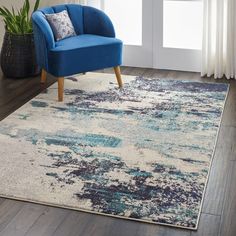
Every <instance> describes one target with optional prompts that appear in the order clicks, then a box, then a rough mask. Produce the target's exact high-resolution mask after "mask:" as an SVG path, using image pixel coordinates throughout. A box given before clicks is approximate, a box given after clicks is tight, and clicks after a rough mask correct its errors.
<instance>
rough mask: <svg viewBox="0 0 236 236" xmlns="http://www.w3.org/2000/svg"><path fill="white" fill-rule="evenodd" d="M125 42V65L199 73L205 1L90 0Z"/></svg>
mask: <svg viewBox="0 0 236 236" xmlns="http://www.w3.org/2000/svg"><path fill="white" fill-rule="evenodd" d="M88 3H89V4H90V5H93V6H95V7H98V8H101V9H102V10H104V11H105V12H106V13H107V14H108V15H109V17H110V18H111V19H112V22H113V23H114V26H115V29H116V32H117V37H118V38H120V39H122V40H123V41H124V44H125V46H124V60H123V62H124V63H123V64H124V65H126V66H134V67H147V68H157V69H170V70H184V71H200V68H201V47H202V25H203V24H202V21H203V0H88Z"/></svg>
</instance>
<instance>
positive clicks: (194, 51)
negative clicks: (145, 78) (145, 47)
mask: <svg viewBox="0 0 236 236" xmlns="http://www.w3.org/2000/svg"><path fill="white" fill-rule="evenodd" d="M153 1H154V6H153V11H154V12H153V22H154V24H153V26H154V27H153V37H154V38H153V67H154V68H158V69H171V70H184V71H196V72H198V71H200V69H201V47H202V26H203V2H202V0H153Z"/></svg>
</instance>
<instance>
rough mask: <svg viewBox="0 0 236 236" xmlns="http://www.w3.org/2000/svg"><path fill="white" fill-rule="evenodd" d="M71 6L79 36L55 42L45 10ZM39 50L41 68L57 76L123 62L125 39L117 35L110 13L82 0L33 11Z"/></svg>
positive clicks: (49, 11) (66, 8)
mask: <svg viewBox="0 0 236 236" xmlns="http://www.w3.org/2000/svg"><path fill="white" fill-rule="evenodd" d="M63 10H67V11H68V13H69V16H70V18H71V21H72V23H73V26H74V28H75V31H76V34H77V36H75V37H71V38H67V39H64V40H61V41H59V42H55V39H54V35H53V32H52V30H51V28H50V25H49V23H48V22H47V20H46V18H45V14H51V13H57V12H61V11H63ZM32 21H33V28H34V37H35V45H36V54H37V60H38V64H39V66H40V67H41V68H43V69H45V70H46V71H47V72H49V73H51V74H52V75H54V76H57V77H61V76H69V75H73V74H76V73H80V72H87V71H93V70H97V69H103V68H108V67H114V66H119V65H121V64H122V47H123V44H122V41H120V40H118V39H116V38H115V30H114V27H113V24H112V22H111V20H110V19H109V17H108V16H107V15H106V14H105V13H104V12H102V11H100V10H98V9H95V8H92V7H88V6H82V5H78V4H66V5H58V6H53V7H47V8H43V9H40V10H38V11H36V12H34V13H33V15H32Z"/></svg>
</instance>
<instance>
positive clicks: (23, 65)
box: [1, 31, 40, 78]
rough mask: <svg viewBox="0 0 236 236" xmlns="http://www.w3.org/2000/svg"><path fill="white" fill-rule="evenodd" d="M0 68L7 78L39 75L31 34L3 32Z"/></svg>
mask: <svg viewBox="0 0 236 236" xmlns="http://www.w3.org/2000/svg"><path fill="white" fill-rule="evenodd" d="M1 68H2V71H3V74H4V75H5V76H6V77H8V78H25V77H31V76H36V75H38V74H39V72H40V69H39V67H38V66H37V62H36V55H35V47H34V37H33V34H24V35H16V34H11V33H9V32H7V31H6V32H5V36H4V41H3V45H2V51H1Z"/></svg>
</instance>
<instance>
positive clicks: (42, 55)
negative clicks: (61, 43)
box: [32, 11, 55, 71]
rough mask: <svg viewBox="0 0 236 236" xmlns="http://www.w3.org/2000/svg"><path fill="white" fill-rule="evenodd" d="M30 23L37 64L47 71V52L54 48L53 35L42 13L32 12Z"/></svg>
mask: <svg viewBox="0 0 236 236" xmlns="http://www.w3.org/2000/svg"><path fill="white" fill-rule="evenodd" d="M32 22H33V29H34V42H35V50H36V57H37V63H38V65H39V66H40V67H41V68H43V69H45V70H47V71H48V52H49V51H50V50H51V49H53V48H54V47H55V40H54V35H53V32H52V29H51V27H50V25H49V24H48V22H47V20H46V18H45V16H44V14H43V13H42V12H40V11H36V12H34V13H33V14H32Z"/></svg>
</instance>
